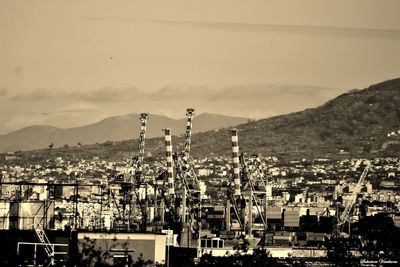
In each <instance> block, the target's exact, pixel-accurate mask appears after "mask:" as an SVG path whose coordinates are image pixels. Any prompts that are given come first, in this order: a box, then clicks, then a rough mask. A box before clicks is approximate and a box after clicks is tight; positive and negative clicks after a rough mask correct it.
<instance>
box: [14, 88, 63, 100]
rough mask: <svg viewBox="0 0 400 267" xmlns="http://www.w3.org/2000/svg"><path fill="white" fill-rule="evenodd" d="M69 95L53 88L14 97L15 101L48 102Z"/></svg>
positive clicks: (36, 90)
mask: <svg viewBox="0 0 400 267" xmlns="http://www.w3.org/2000/svg"><path fill="white" fill-rule="evenodd" d="M67 95H68V94H67V93H66V92H64V91H62V90H56V89H51V88H40V89H35V90H33V91H31V92H29V93H19V94H17V95H15V96H13V97H11V100H13V101H46V100H55V99H61V98H64V97H66V96H67Z"/></svg>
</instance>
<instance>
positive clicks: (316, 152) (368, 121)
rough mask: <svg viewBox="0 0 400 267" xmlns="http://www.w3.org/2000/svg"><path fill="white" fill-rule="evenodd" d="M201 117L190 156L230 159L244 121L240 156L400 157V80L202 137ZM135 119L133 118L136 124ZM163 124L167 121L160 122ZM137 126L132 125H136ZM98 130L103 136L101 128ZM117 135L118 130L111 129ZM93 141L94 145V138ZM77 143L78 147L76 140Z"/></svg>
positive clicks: (89, 153)
mask: <svg viewBox="0 0 400 267" xmlns="http://www.w3.org/2000/svg"><path fill="white" fill-rule="evenodd" d="M283 104H284V103H282V105H283ZM199 117H201V116H198V117H196V118H195V121H194V130H195V132H198V133H196V134H194V135H193V136H192V149H191V154H192V155H193V156H195V157H196V156H202V157H204V156H216V155H220V156H230V155H231V141H230V131H229V129H228V127H231V126H235V125H234V123H233V122H240V120H241V122H242V124H240V125H236V126H235V127H236V128H237V129H238V131H239V147H240V151H241V152H245V153H248V154H251V153H258V154H262V155H265V156H277V157H278V158H280V159H282V160H286V159H301V158H308V159H312V158H317V157H329V158H333V157H339V156H340V157H358V158H362V157H369V158H370V157H374V156H396V157H397V156H399V153H400V137H399V135H400V134H397V135H398V136H397V137H396V136H394V137H393V136H390V135H391V134H390V133H400V131H399V130H400V78H399V79H393V80H387V81H385V82H382V83H378V84H375V85H371V86H369V87H368V88H365V89H361V90H360V89H353V90H350V91H348V92H347V93H344V94H341V95H339V96H338V97H336V98H334V99H332V100H330V101H328V102H326V103H325V104H323V105H321V106H319V107H316V108H312V109H306V110H303V111H300V112H295V113H290V114H286V115H280V116H275V117H271V118H267V119H261V120H256V121H249V120H245V119H240V120H236V119H235V120H233V122H232V123H229V124H230V125H228V123H227V124H224V125H225V126H226V128H225V129H217V128H218V127H214V129H213V130H209V131H205V132H200V129H201V128H202V127H201V126H200V125H201V118H199ZM217 117H219V116H217ZM136 119H137V118H134V119H133V118H132V120H133V121H136ZM154 120H155V119H154ZM160 120H162V121H163V120H165V118H160ZM133 121H132V122H131V123H130V124H131V125H135V123H137V122H135V123H134V122H133ZM211 121H212V120H211ZM160 123H161V122H160ZM162 123H165V124H162V126H161V125H159V126H157V131H159V129H161V128H162V127H164V125H166V124H168V125H167V126H168V127H171V125H172V122H170V121H167V122H165V121H163V122H162ZM176 123H177V124H179V123H180V124H179V125H180V126H179V127H178V128H177V129H181V130H176V133H177V134H179V133H182V132H183V130H184V126H183V124H184V122H183V121H181V122H176ZM204 123H205V124H206V125H211V123H210V115H207V116H204ZM154 124H155V125H157V124H156V123H154ZM149 125H150V123H149ZM218 126H222V124H218ZM90 127H93V126H90ZM108 127H112V125H111V124H110V125H107V126H105V128H101V129H103V130H106V129H108ZM174 127H175V126H174ZM136 128H138V127H136ZM171 128H172V127H171ZM206 128H207V127H205V128H202V129H206ZM220 128H221V127H220ZM96 129H99V130H98V131H101V130H100V128H96ZM114 130H115V131H116V129H112V131H114ZM174 130H175V129H174ZM48 131H50V132H53V133H57V131H58V130H57V129H54V128H48ZM94 132H95V131H94ZM132 132H134V131H133V130H132ZM36 133H37V132H36ZM150 133H151V131H150V132H149V135H148V136H149V137H152V136H154V137H155V136H156V134H153V135H152V134H150ZM14 134H15V133H14ZM99 134H100V133H99ZM110 136H111V135H108V137H110ZM136 136H137V135H136ZM103 137H104V136H103ZM134 137H135V136H134ZM71 138H72V135H71ZM88 138H89V140H90V137H89V136H88ZM109 139H110V138H109ZM122 139H123V137H121V140H122ZM82 140H83V139H82ZM73 141H74V142H76V141H77V139H75V140H73ZM172 143H173V146H174V150H177V149H178V150H179V149H181V148H182V145H183V143H184V140H183V136H175V137H173V140H172ZM137 144H138V143H137V139H135V140H125V141H118V142H106V143H103V144H96V145H87V146H83V147H81V148H79V149H77V148H70V149H66V148H61V149H59V150H56V151H54V153H55V154H56V155H59V156H63V157H69V156H71V155H73V157H75V158H91V157H93V156H98V157H100V158H104V159H116V158H119V159H121V158H125V159H126V158H127V157H130V156H131V155H132V153H136V152H137ZM164 151H165V147H164V142H163V138H151V139H147V140H146V152H148V153H147V154H148V156H149V155H150V154H151V155H153V156H163V155H164ZM30 153H32V152H30ZM40 153H42V154H43V153H44V150H42V152H40Z"/></svg>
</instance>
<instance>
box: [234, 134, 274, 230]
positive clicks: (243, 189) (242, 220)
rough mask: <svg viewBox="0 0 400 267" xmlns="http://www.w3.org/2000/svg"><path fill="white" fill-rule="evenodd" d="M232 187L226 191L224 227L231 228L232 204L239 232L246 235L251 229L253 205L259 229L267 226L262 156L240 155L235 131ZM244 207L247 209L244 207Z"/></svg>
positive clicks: (264, 228)
mask: <svg viewBox="0 0 400 267" xmlns="http://www.w3.org/2000/svg"><path fill="white" fill-rule="evenodd" d="M231 141H232V163H233V169H232V170H233V173H232V175H233V186H232V187H231V189H230V190H229V191H228V205H227V212H226V213H227V221H226V229H227V230H228V231H230V230H231V219H230V217H231V207H232V208H233V213H234V215H235V217H236V219H237V221H238V223H239V227H240V230H241V231H244V232H245V233H246V234H247V235H252V232H253V229H254V228H253V212H252V211H253V205H255V207H256V210H257V213H258V214H259V217H260V220H261V223H262V230H263V231H265V230H266V229H267V222H266V217H265V214H266V208H267V193H266V181H265V177H266V176H265V174H264V171H263V166H262V164H261V159H260V157H259V156H258V155H256V154H254V155H252V156H251V157H249V158H246V157H245V155H244V154H243V153H241V154H239V144H238V130H237V129H232V130H231ZM246 209H247V210H246Z"/></svg>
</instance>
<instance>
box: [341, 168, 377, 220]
mask: <svg viewBox="0 0 400 267" xmlns="http://www.w3.org/2000/svg"><path fill="white" fill-rule="evenodd" d="M370 167H371V165H370V164H369V163H368V164H367V165H366V166H365V168H364V171H363V172H362V174H361V176H360V179H359V180H358V183H357V185H356V187H355V188H354V191H353V193H352V195H351V197H350V201H348V202H347V204H346V207H345V209H344V211H343V213H342V214H341V215H340V217H339V220H338V223H337V225H338V226H340V225H343V224H344V223H345V222H346V221H347V220H348V218H349V215H350V211H351V209H352V208H353V206H354V204H355V203H356V200H357V195H358V193H360V191H361V187H362V184H363V183H364V180H365V177H367V174H368V171H369V168H370Z"/></svg>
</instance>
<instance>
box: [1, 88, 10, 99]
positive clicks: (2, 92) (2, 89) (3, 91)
mask: <svg viewBox="0 0 400 267" xmlns="http://www.w3.org/2000/svg"><path fill="white" fill-rule="evenodd" d="M7 94H8V90H7V89H6V88H0V97H3V96H6V95H7Z"/></svg>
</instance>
